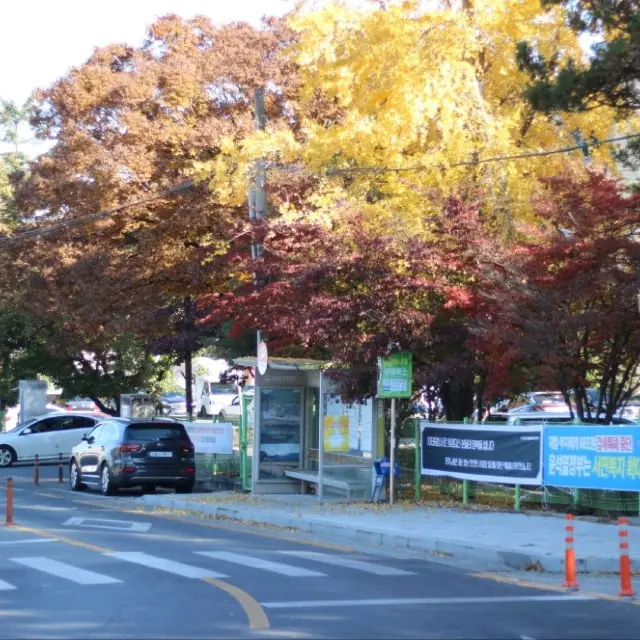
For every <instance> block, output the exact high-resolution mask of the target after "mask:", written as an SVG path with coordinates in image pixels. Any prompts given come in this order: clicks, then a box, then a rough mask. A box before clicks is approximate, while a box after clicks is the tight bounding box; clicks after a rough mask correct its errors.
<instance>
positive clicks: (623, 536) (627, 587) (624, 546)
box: [618, 518, 636, 596]
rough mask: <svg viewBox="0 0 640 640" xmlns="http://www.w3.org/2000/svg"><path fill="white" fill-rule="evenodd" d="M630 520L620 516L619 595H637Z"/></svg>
mask: <svg viewBox="0 0 640 640" xmlns="http://www.w3.org/2000/svg"><path fill="white" fill-rule="evenodd" d="M628 524H629V521H628V520H627V519H626V518H618V525H619V526H620V529H619V531H618V534H619V536H620V591H618V595H619V596H635V595H636V592H635V591H634V590H633V587H632V586H631V558H630V557H629V531H627V525H628Z"/></svg>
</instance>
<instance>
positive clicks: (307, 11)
mask: <svg viewBox="0 0 640 640" xmlns="http://www.w3.org/2000/svg"><path fill="white" fill-rule="evenodd" d="M289 24H290V27H291V28H292V30H293V33H294V34H295V37H294V38H292V42H291V45H290V46H289V47H288V48H286V49H285V51H284V54H283V55H285V56H288V57H289V62H293V63H294V64H295V66H296V68H297V73H298V74H299V82H298V91H297V94H296V95H295V96H292V97H291V98H290V102H291V114H292V115H291V119H290V121H289V122H285V121H280V123H279V124H278V125H277V126H271V127H270V126H267V129H266V131H264V132H258V133H256V135H255V136H253V137H250V138H248V139H247V138H245V139H244V140H242V141H239V140H233V139H229V140H227V142H226V144H225V145H223V148H222V152H221V153H220V154H219V155H218V156H217V157H216V159H215V160H214V161H213V162H211V163H208V164H203V165H201V166H199V167H198V170H199V174H200V176H201V177H206V178H207V179H208V180H209V181H210V186H211V188H212V189H213V190H214V191H216V192H217V193H218V194H219V196H220V198H222V199H223V200H225V201H228V202H229V203H232V202H233V203H235V204H237V203H239V202H240V201H242V200H243V199H244V198H245V197H246V187H247V182H248V181H249V180H250V179H251V170H252V167H253V163H254V162H255V160H256V159H257V158H266V159H267V162H268V165H267V166H268V167H269V168H270V170H269V174H268V175H269V176H270V177H271V178H273V179H277V178H276V177H275V176H276V174H277V173H278V172H283V171H284V172H285V173H286V172H292V171H302V172H305V173H308V174H310V175H313V176H315V177H316V182H315V189H314V190H313V192H312V195H311V196H309V197H308V198H307V200H305V202H304V206H303V207H300V206H299V205H298V207H297V211H298V212H299V213H300V212H302V211H303V210H304V215H308V212H309V211H314V212H316V213H317V212H320V213H322V214H324V215H328V216H331V215H332V212H334V211H336V203H337V202H339V201H341V200H355V201H357V202H358V203H359V204H360V206H362V207H364V208H365V209H366V210H368V212H369V217H370V219H371V220H372V221H375V224H379V223H381V222H383V223H385V224H388V225H390V227H392V228H394V229H398V230H402V231H403V232H408V233H420V232H423V231H425V230H428V228H429V218H430V216H431V215H432V214H434V213H435V212H438V211H440V210H441V205H442V200H443V198H444V197H446V196H448V195H450V194H452V193H455V194H458V195H462V196H464V197H471V196H472V197H474V198H476V199H480V200H481V203H482V206H483V207H484V209H485V210H487V211H490V212H493V213H494V214H495V219H496V221H497V222H498V223H502V224H504V225H505V226H508V225H509V220H512V219H518V218H520V219H522V218H526V217H527V216H529V215H532V214H531V210H532V208H531V200H532V197H534V195H535V194H536V192H537V191H538V190H540V189H542V188H543V187H542V186H541V185H542V183H541V182H540V180H539V179H540V178H544V177H550V176H553V175H557V174H559V173H561V172H563V171H566V169H567V164H569V165H570V166H573V167H575V170H576V171H581V170H582V169H583V156H582V154H581V153H580V152H579V151H577V152H576V151H574V152H572V153H559V154H550V155H534V154H538V153H541V152H548V151H551V150H554V149H559V148H563V147H570V146H575V145H576V140H583V141H584V140H586V141H590V140H592V141H602V140H604V139H607V138H609V137H611V136H612V135H614V134H615V133H618V134H619V133H620V131H621V129H624V130H628V129H630V128H632V127H633V126H634V124H635V123H633V122H631V121H629V122H626V123H624V126H621V125H620V123H617V122H616V120H615V114H614V112H613V111H612V110H611V109H609V108H606V107H603V108H600V109H594V110H591V111H586V112H583V113H573V114H567V115H565V116H563V118H562V120H560V119H559V118H555V119H552V118H549V117H547V116H545V115H542V114H539V113H535V112H533V111H532V110H531V108H530V106H529V104H528V102H527V101H526V99H525V98H524V96H523V89H524V88H525V86H526V83H527V79H528V76H527V75H526V73H524V72H522V71H520V70H519V68H518V65H517V62H516V46H517V43H518V42H520V41H522V40H527V41H529V42H531V43H535V45H536V48H537V49H538V50H539V51H540V52H542V53H543V54H544V55H545V56H546V57H547V58H548V57H550V56H551V55H553V54H555V55H557V56H558V58H559V59H560V60H561V59H564V58H574V59H576V58H580V57H581V56H584V52H583V50H582V47H581V44H580V42H579V40H578V38H577V36H576V34H575V33H574V32H573V31H572V30H571V29H570V28H569V27H568V26H567V23H566V18H565V15H564V13H563V10H562V8H559V7H556V6H554V7H551V8H547V7H543V6H542V5H541V4H540V2H539V0H462V1H461V2H452V1H451V2H441V3H436V2H428V3H420V2H419V1H418V0H407V1H404V2H388V3H376V4H375V5H374V4H371V5H369V4H356V5H353V4H344V3H337V2H331V3H325V4H322V5H320V6H319V7H318V6H317V5H315V6H313V7H310V6H307V5H304V4H302V5H300V6H299V7H298V8H297V9H296V11H294V12H293V13H292V14H291V15H290V17H289ZM267 91H273V92H274V93H277V87H271V88H269V87H267ZM318 104H322V105H323V108H321V109H319V108H318ZM611 152H612V147H611V145H601V146H594V147H592V148H591V155H592V159H593V160H594V161H595V162H596V163H599V164H605V165H608V166H610V167H613V166H614V159H613V156H612V153H611ZM523 154H529V157H524V158H520V159H510V160H499V161H493V159H496V158H505V157H509V158H511V157H513V156H520V155H523ZM531 156H533V157H531Z"/></svg>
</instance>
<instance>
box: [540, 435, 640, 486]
mask: <svg viewBox="0 0 640 640" xmlns="http://www.w3.org/2000/svg"><path fill="white" fill-rule="evenodd" d="M544 483H545V484H549V485H553V486H556V487H567V488H573V489H610V490H614V491H638V490H640V426H637V427H636V426H628V427H626V426H625V427H615V426H601V425H600V426H597V425H589V426H578V425H572V426H570V427H560V426H558V427H555V426H554V427H546V428H545V430H544Z"/></svg>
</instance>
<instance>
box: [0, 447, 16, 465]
mask: <svg viewBox="0 0 640 640" xmlns="http://www.w3.org/2000/svg"><path fill="white" fill-rule="evenodd" d="M15 461H16V452H15V451H14V450H13V449H12V448H11V447H7V446H6V445H2V446H1V447H0V467H10V466H11V465H12V464H13V463H14V462H15Z"/></svg>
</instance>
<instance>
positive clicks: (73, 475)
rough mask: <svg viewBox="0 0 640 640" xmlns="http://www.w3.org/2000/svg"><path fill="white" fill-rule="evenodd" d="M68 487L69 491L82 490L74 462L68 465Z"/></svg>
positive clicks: (78, 470) (78, 471)
mask: <svg viewBox="0 0 640 640" xmlns="http://www.w3.org/2000/svg"><path fill="white" fill-rule="evenodd" d="M69 486H70V487H71V491H83V490H84V485H83V484H82V482H81V481H80V467H79V466H78V463H77V462H76V461H75V460H74V461H73V462H72V463H71V464H70V465H69Z"/></svg>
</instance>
